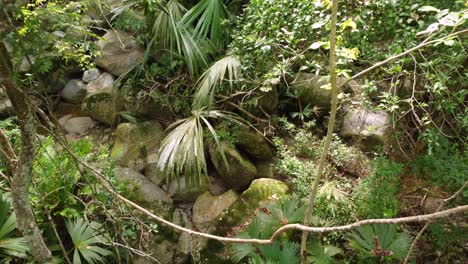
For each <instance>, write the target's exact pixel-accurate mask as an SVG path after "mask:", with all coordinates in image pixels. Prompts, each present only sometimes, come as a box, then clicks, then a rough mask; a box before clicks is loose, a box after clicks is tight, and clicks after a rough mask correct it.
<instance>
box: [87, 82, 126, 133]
mask: <svg viewBox="0 0 468 264" xmlns="http://www.w3.org/2000/svg"><path fill="white" fill-rule="evenodd" d="M115 98H116V96H114V92H113V91H109V90H104V91H100V92H93V93H89V94H88V95H86V97H85V98H84V100H83V104H82V105H81V109H82V110H83V112H85V113H86V114H88V115H89V116H91V117H92V118H94V119H96V120H99V121H101V122H103V123H105V124H107V125H114V124H115V123H116V121H117V119H118V116H119V111H120V110H122V109H121V108H120V105H119V104H118V103H117V101H116V99H115Z"/></svg>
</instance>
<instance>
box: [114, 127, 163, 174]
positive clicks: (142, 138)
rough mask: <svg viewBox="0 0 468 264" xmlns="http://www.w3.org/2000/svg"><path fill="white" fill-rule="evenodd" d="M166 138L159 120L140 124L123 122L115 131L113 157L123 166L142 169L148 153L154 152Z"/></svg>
mask: <svg viewBox="0 0 468 264" xmlns="http://www.w3.org/2000/svg"><path fill="white" fill-rule="evenodd" d="M163 138H164V129H163V127H162V126H161V125H160V124H159V123H158V122H153V121H148V122H144V123H139V124H132V123H121V124H119V125H118V127H117V129H116V131H115V143H114V146H113V148H112V152H111V158H113V159H114V160H115V161H116V162H117V164H119V165H121V166H130V167H132V168H135V169H137V170H142V169H143V168H144V166H145V164H144V162H142V160H145V158H146V155H147V154H148V153H153V152H154V151H156V150H157V149H158V147H159V144H160V142H161V140H162V139H163Z"/></svg>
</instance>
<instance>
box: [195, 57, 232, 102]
mask: <svg viewBox="0 0 468 264" xmlns="http://www.w3.org/2000/svg"><path fill="white" fill-rule="evenodd" d="M240 68H241V64H240V62H239V60H238V59H237V58H236V57H234V56H227V57H224V58H222V59H220V60H218V61H217V62H215V63H214V64H213V65H212V66H211V67H210V68H208V69H207V70H206V71H205V72H204V73H203V74H202V75H201V77H200V79H199V80H198V81H197V83H196V84H195V87H196V88H195V89H196V92H195V96H194V99H193V105H192V108H193V109H201V108H202V107H207V108H209V107H211V105H212V104H213V98H214V94H215V89H216V88H217V87H218V86H220V85H221V84H222V83H223V81H224V80H225V78H226V73H227V74H228V76H227V77H228V79H227V81H228V82H229V85H230V86H231V87H232V86H233V84H234V82H236V81H239V79H240V77H241V72H240Z"/></svg>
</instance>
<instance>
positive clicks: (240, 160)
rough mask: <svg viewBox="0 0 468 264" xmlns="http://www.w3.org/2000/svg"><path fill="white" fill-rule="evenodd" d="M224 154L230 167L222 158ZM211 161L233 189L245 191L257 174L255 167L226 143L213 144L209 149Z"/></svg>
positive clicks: (220, 175) (224, 180)
mask: <svg viewBox="0 0 468 264" xmlns="http://www.w3.org/2000/svg"><path fill="white" fill-rule="evenodd" d="M221 151H223V152H224V155H225V157H226V161H227V164H228V166H227V167H226V163H225V162H224V159H223V158H222V155H221ZM209 152H210V156H211V161H212V162H213V165H214V166H215V169H216V172H217V173H218V175H219V177H220V178H221V179H222V180H223V182H224V183H225V184H226V185H227V186H228V187H229V188H231V189H235V190H244V189H245V188H247V186H249V184H250V183H251V182H252V180H253V179H254V178H255V175H256V174H257V169H256V168H255V166H254V165H253V164H252V162H250V160H248V159H247V158H246V157H244V156H243V155H242V154H241V153H240V152H239V151H237V150H236V149H235V148H232V147H230V146H229V145H228V144H226V143H221V144H220V146H219V147H218V145H217V144H211V145H210V147H209Z"/></svg>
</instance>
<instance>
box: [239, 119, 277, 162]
mask: <svg viewBox="0 0 468 264" xmlns="http://www.w3.org/2000/svg"><path fill="white" fill-rule="evenodd" d="M237 133H238V135H239V140H238V142H237V146H238V147H239V149H241V150H243V151H244V152H245V153H247V155H249V157H252V158H254V159H258V160H266V159H271V158H272V157H273V149H272V148H271V147H270V145H269V144H268V142H267V141H266V139H265V137H264V136H263V135H261V134H260V133H258V132H257V131H253V130H251V129H249V128H247V127H242V128H240V129H239V131H238V132H237Z"/></svg>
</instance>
